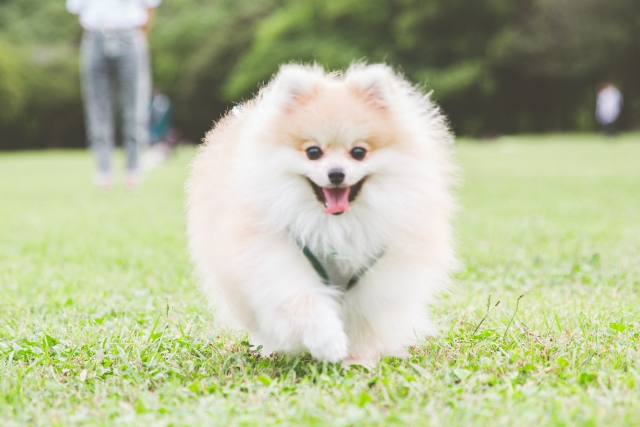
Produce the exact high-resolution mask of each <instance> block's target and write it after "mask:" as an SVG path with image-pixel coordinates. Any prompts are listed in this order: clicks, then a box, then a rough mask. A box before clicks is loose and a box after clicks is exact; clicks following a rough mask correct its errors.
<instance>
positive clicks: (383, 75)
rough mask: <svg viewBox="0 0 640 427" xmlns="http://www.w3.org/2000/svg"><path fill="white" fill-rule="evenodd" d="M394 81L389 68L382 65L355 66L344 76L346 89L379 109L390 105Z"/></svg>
mask: <svg viewBox="0 0 640 427" xmlns="http://www.w3.org/2000/svg"><path fill="white" fill-rule="evenodd" d="M396 79H397V77H396V75H395V73H394V72H393V70H392V69H391V67H389V66H388V65H384V64H374V65H363V64H355V65H352V66H351V67H349V69H348V70H347V73H346V75H345V82H346V84H347V87H349V88H350V89H351V90H352V91H354V92H355V93H356V94H357V95H359V96H361V97H363V98H365V99H366V100H367V101H369V102H371V103H372V104H374V105H375V106H377V107H380V108H386V107H388V106H389V105H390V104H391V99H392V97H393V95H394V92H395V83H396Z"/></svg>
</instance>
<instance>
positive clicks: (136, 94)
mask: <svg viewBox="0 0 640 427" xmlns="http://www.w3.org/2000/svg"><path fill="white" fill-rule="evenodd" d="M81 57H82V58H81V65H80V71H81V77H82V96H83V99H84V107H85V125H86V128H87V139H88V141H89V145H90V147H91V149H92V151H93V153H94V155H95V157H96V161H97V163H98V171H99V172H100V173H101V174H104V175H108V174H110V173H111V154H112V151H113V148H114V146H115V136H116V135H115V123H116V120H115V117H116V116H115V113H116V112H119V113H120V114H121V116H120V120H118V122H119V123H121V126H122V130H121V131H122V134H121V135H122V143H123V145H124V150H125V153H126V158H127V160H126V169H127V172H130V173H136V172H137V171H138V157H139V151H140V148H141V146H143V145H145V144H146V143H147V139H148V136H147V125H148V114H149V100H150V97H151V75H150V71H149V48H148V46H147V39H146V37H145V34H144V32H142V30H139V29H133V30H111V31H107V30H105V31H93V32H85V33H84V35H83V37H82V46H81Z"/></svg>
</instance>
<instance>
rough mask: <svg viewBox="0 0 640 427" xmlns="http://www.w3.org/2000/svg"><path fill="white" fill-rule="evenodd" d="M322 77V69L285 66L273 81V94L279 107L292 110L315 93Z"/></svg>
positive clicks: (295, 65)
mask: <svg viewBox="0 0 640 427" xmlns="http://www.w3.org/2000/svg"><path fill="white" fill-rule="evenodd" d="M322 75H323V71H322V69H320V67H317V66H304V65H298V64H287V65H283V66H281V67H280V71H278V74H276V76H275V77H274V79H273V83H272V88H273V92H272V94H273V96H275V97H276V100H277V102H278V104H279V105H281V106H282V107H283V108H285V109H291V108H293V107H295V106H297V105H300V104H303V103H304V102H305V101H306V100H307V99H309V98H310V97H311V96H312V95H313V94H314V93H315V91H316V90H317V88H318V84H319V81H320V78H321V77H322Z"/></svg>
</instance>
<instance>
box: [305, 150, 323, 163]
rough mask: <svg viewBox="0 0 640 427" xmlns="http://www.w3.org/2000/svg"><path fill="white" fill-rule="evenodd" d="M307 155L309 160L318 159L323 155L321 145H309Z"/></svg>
mask: <svg viewBox="0 0 640 427" xmlns="http://www.w3.org/2000/svg"><path fill="white" fill-rule="evenodd" d="M307 157H308V158H309V160H318V159H319V158H320V157H322V150H321V149H320V148H319V147H309V148H307Z"/></svg>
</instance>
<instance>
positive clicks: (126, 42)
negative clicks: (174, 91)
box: [118, 31, 151, 186]
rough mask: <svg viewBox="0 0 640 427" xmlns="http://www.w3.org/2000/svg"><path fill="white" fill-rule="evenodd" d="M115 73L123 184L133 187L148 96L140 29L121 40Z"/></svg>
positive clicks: (145, 51) (144, 46) (148, 78)
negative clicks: (117, 88)
mask: <svg viewBox="0 0 640 427" xmlns="http://www.w3.org/2000/svg"><path fill="white" fill-rule="evenodd" d="M118 74H119V76H118V77H119V81H120V102H121V111H122V127H123V129H122V140H123V145H124V150H125V154H126V173H127V185H128V186H133V185H135V180H136V178H137V174H138V173H139V152H140V149H141V148H143V147H144V146H146V144H147V140H148V129H147V126H148V117H149V101H150V98H151V76H150V71H149V51H148V46H147V40H146V37H145V35H144V33H143V32H142V31H138V32H135V33H133V34H132V36H131V37H127V38H125V39H123V51H122V56H121V57H120V61H119V64H118Z"/></svg>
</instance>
